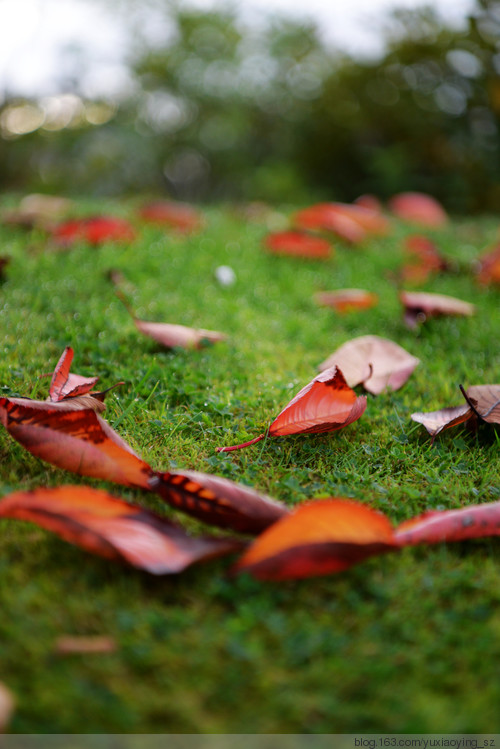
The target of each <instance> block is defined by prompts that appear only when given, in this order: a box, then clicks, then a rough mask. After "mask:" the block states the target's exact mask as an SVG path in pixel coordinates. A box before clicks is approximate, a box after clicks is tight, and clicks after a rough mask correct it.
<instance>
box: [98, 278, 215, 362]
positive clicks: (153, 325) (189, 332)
mask: <svg viewBox="0 0 500 749" xmlns="http://www.w3.org/2000/svg"><path fill="white" fill-rule="evenodd" d="M110 278H111V280H112V282H113V283H114V284H115V293H116V295H117V297H118V299H120V301H121V302H122V304H123V305H124V307H125V309H126V310H127V312H128V313H129V315H130V316H131V318H132V320H133V321H134V325H135V327H136V328H137V330H138V331H139V332H141V333H142V334H143V335H146V336H148V337H149V338H153V340H155V341H157V343H161V345H162V346H165V347H166V348H175V347H176V346H179V347H182V348H187V349H199V348H202V347H203V346H207V345H210V344H212V343H218V342H219V341H225V340H226V339H227V336H226V334H225V333H219V332H218V331H216V330H205V329H204V328H189V327H187V326H186V325H177V324H174V323H165V322H149V321H147V320H139V319H138V318H137V317H136V316H135V314H134V311H133V309H132V307H131V306H130V303H129V301H128V299H127V297H126V296H125V294H124V293H123V291H122V290H121V288H120V286H119V284H120V283H121V282H122V280H123V277H122V275H121V273H119V272H116V271H113V272H112V275H111V276H110Z"/></svg>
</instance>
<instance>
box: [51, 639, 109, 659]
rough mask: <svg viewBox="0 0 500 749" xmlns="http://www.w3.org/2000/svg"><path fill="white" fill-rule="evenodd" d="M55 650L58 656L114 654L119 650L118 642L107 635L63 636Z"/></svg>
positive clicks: (57, 642)
mask: <svg viewBox="0 0 500 749" xmlns="http://www.w3.org/2000/svg"><path fill="white" fill-rule="evenodd" d="M54 650H55V652H56V653H58V655H73V654H74V653H77V654H83V655H89V654H92V653H114V652H115V651H116V650H117V645H116V640H115V639H114V638H113V637H106V636H105V635H91V636H89V637H82V636H81V635H61V637H58V638H57V640H56V643H55V647H54Z"/></svg>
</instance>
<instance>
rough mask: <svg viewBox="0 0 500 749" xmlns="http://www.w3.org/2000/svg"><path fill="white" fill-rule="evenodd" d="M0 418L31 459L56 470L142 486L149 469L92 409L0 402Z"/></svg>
mask: <svg viewBox="0 0 500 749" xmlns="http://www.w3.org/2000/svg"><path fill="white" fill-rule="evenodd" d="M0 419H1V421H2V424H3V425H4V426H5V428H6V429H7V431H8V432H9V434H10V435H11V437H13V438H14V439H15V440H17V442H19V443H20V444H21V445H22V446H23V447H25V448H26V449H27V450H29V452H30V453H32V455H35V456H36V457H38V458H41V459H42V460H46V461H47V462H48V463H51V464H52V465H55V466H57V467H58V468H63V469H65V470H66V471H72V472H73V473H78V474H81V475H83V476H93V477H94V478H99V479H104V480H106V481H114V482H115V483H117V484H123V485H125V486H138V487H141V488H143V489H147V488H148V480H149V478H150V476H151V475H152V469H151V468H150V466H149V465H148V464H147V463H145V462H144V461H143V460H141V459H140V458H139V457H138V456H137V455H136V454H135V453H134V451H133V450H132V448H131V447H130V446H129V445H127V443H126V442H125V441H124V440H122V438H121V437H120V436H119V435H118V434H117V433H116V432H114V431H113V429H111V427H110V426H109V424H107V423H106V422H105V421H104V420H103V419H101V418H100V416H98V415H97V414H96V413H95V412H94V411H93V410H90V409H80V410H75V409H74V408H73V407H72V404H71V402H70V403H69V404H67V403H66V402H65V401H63V402H61V403H44V402H43V401H31V400H29V399H27V398H0Z"/></svg>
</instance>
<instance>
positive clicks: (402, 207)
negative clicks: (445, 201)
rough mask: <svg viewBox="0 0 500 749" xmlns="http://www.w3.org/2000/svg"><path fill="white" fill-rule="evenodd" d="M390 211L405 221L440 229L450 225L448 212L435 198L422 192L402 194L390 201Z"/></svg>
mask: <svg viewBox="0 0 500 749" xmlns="http://www.w3.org/2000/svg"><path fill="white" fill-rule="evenodd" d="M389 208H390V210H391V211H392V212H393V213H394V214H396V216H397V217H398V218H401V219H403V221H410V222H412V223H414V224H420V226H427V227H429V228H440V227H442V226H445V225H446V224H447V223H448V216H447V214H446V211H445V210H444V208H443V207H442V205H440V203H438V201H437V200H436V199H435V198H432V197H431V196H430V195H425V194H424V193H421V192H402V193H399V194H398V195H394V197H392V198H391V200H390V201H389Z"/></svg>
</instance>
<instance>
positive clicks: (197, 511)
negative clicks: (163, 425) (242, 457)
mask: <svg viewBox="0 0 500 749" xmlns="http://www.w3.org/2000/svg"><path fill="white" fill-rule="evenodd" d="M149 486H150V489H151V490H152V491H154V492H156V493H157V494H159V495H160V496H161V497H162V499H164V500H165V501H166V502H168V503H169V504H170V505H172V506H173V507H175V508H176V509H178V510H181V511H182V512H186V513H187V514H188V515H193V516H194V517H196V518H198V519H199V520H203V521H204V522H205V523H209V524H210V525H216V526H218V527H219V528H231V529H232V530H235V531H239V532H241V533H260V532H261V531H263V530H264V529H265V528H267V527H268V526H269V525H272V523H275V522H276V521H277V520H279V519H280V518H281V517H283V516H284V515H286V514H287V513H288V509H287V508H286V507H285V506H284V505H282V504H281V503H280V502H277V501H276V500H274V499H271V498H270V497H267V496H266V495H265V494H259V493H258V492H256V491H255V490H254V489H251V488H250V487H248V486H243V485H242V484H235V483H234V482H233V481H229V480H228V479H224V478H221V477H220V476H211V475H209V474H206V473H198V472H196V471H180V472H175V473H156V474H155V475H154V477H152V478H151V480H150V482H149Z"/></svg>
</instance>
